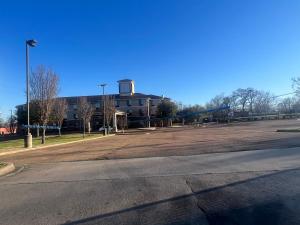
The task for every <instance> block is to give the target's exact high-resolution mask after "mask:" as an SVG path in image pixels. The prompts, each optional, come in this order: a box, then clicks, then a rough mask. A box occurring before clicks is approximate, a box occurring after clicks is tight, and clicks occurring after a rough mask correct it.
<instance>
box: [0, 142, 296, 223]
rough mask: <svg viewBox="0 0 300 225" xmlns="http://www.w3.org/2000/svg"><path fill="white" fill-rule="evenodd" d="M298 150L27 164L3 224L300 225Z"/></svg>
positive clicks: (8, 191)
mask: <svg viewBox="0 0 300 225" xmlns="http://www.w3.org/2000/svg"><path fill="white" fill-rule="evenodd" d="M299 168H300V148H299V147H294V148H281V149H266V150H262V149H261V150H254V151H240V152H225V153H213V154H201V155H185V156H166V157H148V158H133V159H113V160H91V161H76V162H55V163H40V164H28V165H25V167H23V168H22V167H21V169H20V170H19V171H18V172H17V173H15V174H11V175H10V176H6V177H1V178H0V220H1V221H0V224H3V225H5V224H8V225H13V224H18V225H20V224H104V225H109V224H130V225H134V224H137V225H138V224H151V225H152V224H159V225H171V224H172V225H174V224H199V225H200V224H209V225H217V224H226V225H227V224H228V225H229V224H232V225H237V224H245V225H248V224H249V225H254V224H255V225H260V224H262V225H268V224H270V225H276V224H278V225H285V224H286V225H291V224H293V225H295V224H300V169H299Z"/></svg>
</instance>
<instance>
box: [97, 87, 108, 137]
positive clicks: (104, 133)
mask: <svg viewBox="0 0 300 225" xmlns="http://www.w3.org/2000/svg"><path fill="white" fill-rule="evenodd" d="M106 85H107V84H100V85H98V87H99V86H100V87H102V99H103V128H104V131H103V135H106V134H107V131H106V126H105V99H104V88H105V86H106Z"/></svg>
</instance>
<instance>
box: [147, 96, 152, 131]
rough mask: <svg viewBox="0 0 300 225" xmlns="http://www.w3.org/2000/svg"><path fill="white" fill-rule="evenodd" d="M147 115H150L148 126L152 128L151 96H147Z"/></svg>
mask: <svg viewBox="0 0 300 225" xmlns="http://www.w3.org/2000/svg"><path fill="white" fill-rule="evenodd" d="M147 115H148V128H150V126H151V124H150V98H147Z"/></svg>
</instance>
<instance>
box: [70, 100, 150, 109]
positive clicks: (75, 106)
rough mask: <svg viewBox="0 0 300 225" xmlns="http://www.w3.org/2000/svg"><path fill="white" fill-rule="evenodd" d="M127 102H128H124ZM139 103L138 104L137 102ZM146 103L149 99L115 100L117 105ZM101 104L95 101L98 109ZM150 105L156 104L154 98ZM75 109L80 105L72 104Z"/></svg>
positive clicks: (142, 104) (143, 104) (144, 104)
mask: <svg viewBox="0 0 300 225" xmlns="http://www.w3.org/2000/svg"><path fill="white" fill-rule="evenodd" d="M125 102H126V104H124V103H125ZM120 103H122V104H120ZM136 103H138V104H136ZM146 103H147V101H146V100H145V99H138V102H137V101H134V100H130V99H128V100H125V101H124V100H115V107H120V106H125V105H126V106H136V105H138V106H146ZM100 106H101V104H100V102H97V103H94V107H95V108H96V109H99V108H100ZM150 106H155V104H154V102H153V101H152V100H150ZM71 107H72V109H73V110H77V109H78V105H76V104H74V105H72V106H71Z"/></svg>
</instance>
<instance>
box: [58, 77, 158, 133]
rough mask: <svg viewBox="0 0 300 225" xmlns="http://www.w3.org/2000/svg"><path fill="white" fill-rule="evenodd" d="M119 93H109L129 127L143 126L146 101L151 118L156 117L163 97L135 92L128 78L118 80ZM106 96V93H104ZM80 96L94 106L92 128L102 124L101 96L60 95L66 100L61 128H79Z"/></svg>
mask: <svg viewBox="0 0 300 225" xmlns="http://www.w3.org/2000/svg"><path fill="white" fill-rule="evenodd" d="M118 84H119V94H111V95H109V96H111V97H113V99H114V101H115V108H116V110H117V111H118V112H123V113H126V115H127V121H128V126H129V127H143V126H146V124H147V121H148V120H147V119H148V101H149V112H150V117H151V119H154V118H156V111H157V105H158V104H159V103H160V101H161V100H162V98H163V97H161V96H157V95H149V94H142V93H135V86H134V81H133V80H130V79H125V80H119V81H118ZM106 96H107V95H106ZM80 97H86V98H87V101H88V102H89V103H91V104H92V105H93V106H94V109H95V113H94V115H93V116H92V119H91V128H92V130H97V129H99V128H100V127H101V126H102V123H103V122H102V121H103V115H102V114H103V105H102V103H103V96H102V95H92V96H75V97H62V98H64V99H66V100H67V103H68V112H67V114H66V118H65V121H64V124H63V128H67V129H70V130H74V129H79V128H80V126H81V121H80V120H79V118H78V102H79V99H80Z"/></svg>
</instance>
